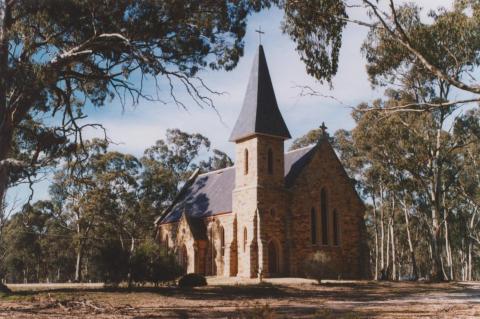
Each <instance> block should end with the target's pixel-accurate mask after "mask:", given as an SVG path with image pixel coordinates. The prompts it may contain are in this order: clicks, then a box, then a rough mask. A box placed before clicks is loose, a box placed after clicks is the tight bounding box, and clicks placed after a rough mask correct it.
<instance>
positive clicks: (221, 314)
mask: <svg viewBox="0 0 480 319" xmlns="http://www.w3.org/2000/svg"><path fill="white" fill-rule="evenodd" d="M10 288H11V289H13V290H14V291H15V294H14V295H11V296H3V297H0V318H480V282H477V283H440V284H431V283H410V282H372V281H354V282H352V281H350V282H348V281H332V282H326V283H322V285H317V284H316V283H314V282H312V281H308V280H303V279H275V280H271V281H267V282H264V283H261V284H259V283H257V282H255V281H244V282H235V281H233V282H232V281H231V280H223V281H222V280H221V279H220V280H219V279H211V280H210V285H209V286H207V287H203V288H196V289H191V290H182V289H179V288H176V287H160V288H153V287H143V288H136V289H135V290H133V291H128V290H127V289H123V288H117V289H107V288H103V286H102V285H101V284H83V285H74V284H73V285H72V284H60V285H10Z"/></svg>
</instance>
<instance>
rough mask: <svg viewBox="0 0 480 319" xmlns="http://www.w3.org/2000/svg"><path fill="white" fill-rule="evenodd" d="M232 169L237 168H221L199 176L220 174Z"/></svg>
mask: <svg viewBox="0 0 480 319" xmlns="http://www.w3.org/2000/svg"><path fill="white" fill-rule="evenodd" d="M232 168H235V165H232V166H229V167H224V168H219V169H216V170H214V171H209V172H205V173H202V174H198V176H205V175H210V174H213V173H220V172H221V171H226V170H229V169H232Z"/></svg>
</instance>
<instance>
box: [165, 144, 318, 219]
mask: <svg viewBox="0 0 480 319" xmlns="http://www.w3.org/2000/svg"><path fill="white" fill-rule="evenodd" d="M316 148H317V146H308V147H304V148H301V149H298V150H295V151H291V152H288V153H286V154H285V185H286V187H287V188H288V187H291V186H293V183H294V181H295V179H296V178H297V176H298V175H299V174H300V172H301V170H302V169H303V168H304V167H305V166H306V165H307V164H308V163H309V162H310V159H311V158H312V156H313V154H314V153H315V150H316ZM234 187H235V167H234V166H232V167H229V168H224V169H221V170H217V171H213V172H209V173H205V174H201V175H198V176H197V177H196V179H195V180H194V181H193V182H192V183H191V185H189V186H187V187H186V188H185V189H184V190H183V191H182V193H181V194H180V196H179V197H178V198H177V199H176V202H175V203H174V205H173V206H172V208H171V209H170V211H167V212H166V215H165V217H164V218H163V219H161V220H160V223H162V224H165V223H171V222H176V221H178V220H180V218H181V217H182V214H183V213H185V214H188V215H186V217H188V221H189V223H192V222H193V223H195V220H197V221H198V220H199V219H201V218H204V217H208V216H214V215H219V214H222V213H230V212H231V211H232V191H233V189H234Z"/></svg>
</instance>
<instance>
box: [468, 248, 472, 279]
mask: <svg viewBox="0 0 480 319" xmlns="http://www.w3.org/2000/svg"><path fill="white" fill-rule="evenodd" d="M472 250H473V243H472V241H471V240H470V241H469V243H468V264H467V265H468V266H467V280H468V281H472V280H473V278H472V272H473V264H472V262H473V261H472Z"/></svg>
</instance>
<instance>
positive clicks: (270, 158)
mask: <svg viewBox="0 0 480 319" xmlns="http://www.w3.org/2000/svg"><path fill="white" fill-rule="evenodd" d="M267 164H268V174H270V175H271V174H273V152H272V149H271V148H269V149H268V155H267Z"/></svg>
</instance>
